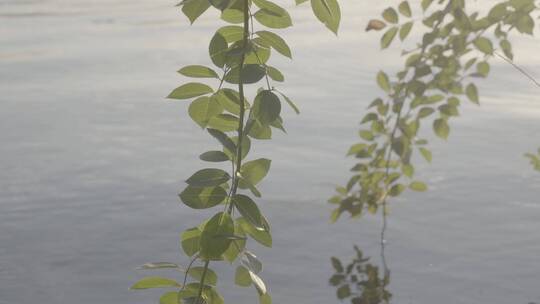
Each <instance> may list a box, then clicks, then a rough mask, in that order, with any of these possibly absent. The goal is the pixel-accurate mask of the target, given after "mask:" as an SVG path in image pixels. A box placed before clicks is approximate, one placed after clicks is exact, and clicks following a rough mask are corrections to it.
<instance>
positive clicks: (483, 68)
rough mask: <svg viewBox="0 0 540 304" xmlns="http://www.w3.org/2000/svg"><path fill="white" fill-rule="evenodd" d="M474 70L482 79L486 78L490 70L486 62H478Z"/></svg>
mask: <svg viewBox="0 0 540 304" xmlns="http://www.w3.org/2000/svg"><path fill="white" fill-rule="evenodd" d="M476 70H477V72H478V73H479V74H480V75H482V76H483V77H487V76H488V74H489V70H490V68H489V63H487V62H486V61H482V62H479V63H478V64H477V65H476Z"/></svg>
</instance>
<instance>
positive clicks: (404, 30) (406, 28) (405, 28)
mask: <svg viewBox="0 0 540 304" xmlns="http://www.w3.org/2000/svg"><path fill="white" fill-rule="evenodd" d="M413 24H414V22H412V21H410V22H407V23H405V24H403V25H402V26H401V28H400V29H399V39H400V40H401V41H403V40H405V38H407V36H408V35H409V33H410V32H411V29H412V27H413Z"/></svg>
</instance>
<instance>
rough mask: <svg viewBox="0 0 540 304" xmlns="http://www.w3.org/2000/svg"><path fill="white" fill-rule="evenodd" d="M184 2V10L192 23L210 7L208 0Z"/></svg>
mask: <svg viewBox="0 0 540 304" xmlns="http://www.w3.org/2000/svg"><path fill="white" fill-rule="evenodd" d="M183 3H184V4H183V5H182V12H183V13H184V15H186V17H188V19H189V21H190V22H191V24H193V22H195V20H197V18H199V17H200V16H201V15H202V14H204V12H206V10H207V9H208V8H209V7H210V2H208V0H187V1H183Z"/></svg>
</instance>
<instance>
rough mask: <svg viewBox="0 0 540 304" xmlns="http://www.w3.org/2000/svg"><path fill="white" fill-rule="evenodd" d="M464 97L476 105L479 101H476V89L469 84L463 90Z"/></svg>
mask: <svg viewBox="0 0 540 304" xmlns="http://www.w3.org/2000/svg"><path fill="white" fill-rule="evenodd" d="M465 95H467V98H469V100H470V101H472V102H474V103H476V104H478V103H479V102H480V100H479V99H478V89H476V86H475V85H474V84H473V83H469V84H468V85H467V87H466V88H465Z"/></svg>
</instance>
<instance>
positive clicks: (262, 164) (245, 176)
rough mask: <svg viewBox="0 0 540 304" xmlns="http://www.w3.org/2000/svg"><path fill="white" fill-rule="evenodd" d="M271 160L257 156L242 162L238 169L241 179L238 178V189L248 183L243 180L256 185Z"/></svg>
mask: <svg viewBox="0 0 540 304" xmlns="http://www.w3.org/2000/svg"><path fill="white" fill-rule="evenodd" d="M271 162H272V161H271V160H269V159H266V158H259V159H256V160H252V161H249V162H246V163H244V164H243V165H242V168H241V169H240V174H241V175H242V179H240V182H239V184H238V187H240V189H247V188H248V185H247V184H246V182H244V181H243V180H246V181H248V182H249V183H250V184H252V185H257V184H258V183H259V182H260V181H261V180H262V179H263V178H264V177H265V176H266V174H267V173H268V170H269V169H270V163H271Z"/></svg>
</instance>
